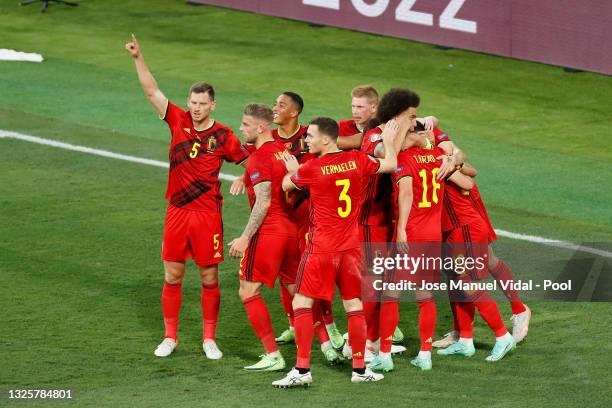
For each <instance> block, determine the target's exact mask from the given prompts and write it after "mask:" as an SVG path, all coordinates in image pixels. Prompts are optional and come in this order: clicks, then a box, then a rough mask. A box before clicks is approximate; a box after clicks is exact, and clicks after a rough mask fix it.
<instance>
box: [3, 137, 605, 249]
mask: <svg viewBox="0 0 612 408" xmlns="http://www.w3.org/2000/svg"><path fill="white" fill-rule="evenodd" d="M1 138H10V139H17V140H23V141H25V142H30V143H37V144H41V145H45V146H52V147H58V148H60V149H66V150H72V151H75V152H81V153H87V154H93V155H95V156H101V157H107V158H110V159H116V160H124V161H128V162H132V163H139V164H148V165H150V166H157V167H163V168H166V169H167V168H168V163H167V162H163V161H159V160H151V159H144V158H142V157H136V156H129V155H126V154H120V153H114V152H110V151H108V150H100V149H93V148H91V147H85V146H77V145H73V144H70V143H64V142H58V141H56V140H51V139H43V138H41V137H36V136H30V135H26V134H23V133H18V132H11V131H8V130H2V129H0V139H1ZM219 178H220V179H222V180H227V181H233V180H236V179H237V178H238V177H236V176H232V175H231V174H224V173H220V174H219ZM495 232H496V233H497V235H499V236H501V237H505V238H511V239H516V240H519V241H527V242H534V243H537V244H541V245H546V246H551V247H557V248H565V249H568V250H572V251H580V252H586V253H589V254H593V255H598V256H603V257H606V258H612V252H609V251H604V250H602V249H598V248H591V247H587V246H583V245H578V244H574V243H571V242H566V241H558V240H555V239H549V238H544V237H538V236H534V235H524V234H518V233H516V232H510V231H504V230H500V229H496V230H495Z"/></svg>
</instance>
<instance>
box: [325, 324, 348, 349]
mask: <svg viewBox="0 0 612 408" xmlns="http://www.w3.org/2000/svg"><path fill="white" fill-rule="evenodd" d="M327 335H328V336H329V340H330V341H331V344H332V346H334V348H335V349H336V350H340V349H341V348H342V346H344V338H343V337H342V334H340V330H338V328H337V327H336V326H333V327H332V328H331V329H327Z"/></svg>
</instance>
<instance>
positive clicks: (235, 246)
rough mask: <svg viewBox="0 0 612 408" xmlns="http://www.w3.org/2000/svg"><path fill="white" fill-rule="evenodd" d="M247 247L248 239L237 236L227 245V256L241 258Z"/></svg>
mask: <svg viewBox="0 0 612 408" xmlns="http://www.w3.org/2000/svg"><path fill="white" fill-rule="evenodd" d="M248 245H249V239H248V238H247V237H245V236H244V235H241V236H239V237H238V238H236V239H234V240H233V241H232V242H230V243H229V247H230V249H229V254H230V256H231V257H233V258H242V257H243V256H244V253H245V251H246V249H247V246H248Z"/></svg>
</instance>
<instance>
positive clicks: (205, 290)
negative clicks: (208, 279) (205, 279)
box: [202, 283, 221, 340]
mask: <svg viewBox="0 0 612 408" xmlns="http://www.w3.org/2000/svg"><path fill="white" fill-rule="evenodd" d="M220 301H221V291H220V290H219V284H218V283H216V284H215V286H212V287H206V286H204V285H202V323H203V325H202V327H203V332H202V338H203V339H204V340H215V338H216V337H215V331H216V330H217V320H218V318H219V303H220Z"/></svg>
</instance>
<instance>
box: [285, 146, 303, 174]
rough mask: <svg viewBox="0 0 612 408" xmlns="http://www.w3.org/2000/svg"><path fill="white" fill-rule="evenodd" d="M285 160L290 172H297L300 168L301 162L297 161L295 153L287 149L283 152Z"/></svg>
mask: <svg viewBox="0 0 612 408" xmlns="http://www.w3.org/2000/svg"><path fill="white" fill-rule="evenodd" d="M283 160H284V162H285V168H286V169H287V171H288V172H289V173H291V174H294V173H297V171H298V169H299V168H300V163H299V162H298V161H297V159H296V158H295V156H294V155H292V154H291V153H289V152H288V151H287V150H285V151H284V152H283Z"/></svg>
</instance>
